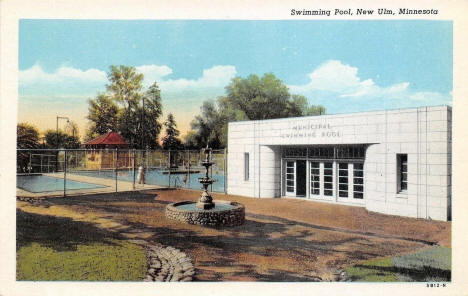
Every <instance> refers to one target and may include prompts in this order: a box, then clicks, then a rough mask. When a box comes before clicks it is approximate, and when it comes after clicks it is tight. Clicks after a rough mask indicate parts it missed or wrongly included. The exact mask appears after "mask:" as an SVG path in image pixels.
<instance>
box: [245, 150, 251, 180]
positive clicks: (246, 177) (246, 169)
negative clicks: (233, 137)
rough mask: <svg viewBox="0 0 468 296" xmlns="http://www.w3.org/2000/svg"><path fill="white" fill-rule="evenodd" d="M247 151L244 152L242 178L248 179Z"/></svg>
mask: <svg viewBox="0 0 468 296" xmlns="http://www.w3.org/2000/svg"><path fill="white" fill-rule="evenodd" d="M249 167H250V166H249V153H244V180H245V181H249Z"/></svg>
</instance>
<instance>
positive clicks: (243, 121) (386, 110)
mask: <svg viewBox="0 0 468 296" xmlns="http://www.w3.org/2000/svg"><path fill="white" fill-rule="evenodd" d="M440 107H447V109H448V110H450V111H452V106H450V105H434V106H420V107H409V108H394V109H379V110H371V111H355V112H346V113H345V112H343V113H332V114H323V115H310V116H298V117H283V118H273V119H257V120H242V121H231V122H228V125H229V124H246V123H252V122H254V123H255V122H265V121H269V122H270V121H281V120H292V119H305V118H324V117H327V116H336V115H348V114H359V113H365V114H368V113H378V112H389V111H390V112H394V111H404V110H414V109H422V108H440Z"/></svg>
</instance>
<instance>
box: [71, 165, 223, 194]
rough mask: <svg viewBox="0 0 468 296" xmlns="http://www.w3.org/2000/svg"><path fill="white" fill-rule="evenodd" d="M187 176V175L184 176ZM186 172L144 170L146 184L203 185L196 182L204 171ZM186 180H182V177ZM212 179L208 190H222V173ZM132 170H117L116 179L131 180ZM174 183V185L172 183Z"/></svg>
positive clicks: (109, 174)
mask: <svg viewBox="0 0 468 296" xmlns="http://www.w3.org/2000/svg"><path fill="white" fill-rule="evenodd" d="M69 173H71V174H77V175H83V176H89V177H96V178H105V179H115V171H112V170H108V171H73V172H69ZM135 174H136V175H135V182H137V178H138V172H137V171H136V172H135ZM186 176H187V177H186ZM188 176H189V175H186V174H171V175H169V174H167V173H166V174H164V173H163V171H162V170H158V169H156V170H148V171H147V172H146V184H149V185H159V186H169V181H170V182H171V183H170V184H171V186H172V187H174V186H176V185H177V186H181V187H183V188H190V189H202V188H203V186H202V185H201V184H200V182H198V178H200V177H203V176H205V174H204V173H191V174H190V178H188ZM185 178H187V180H186V181H185V182H184V179H185ZM211 178H213V180H216V182H215V183H213V185H212V188H211V187H208V189H209V190H210V191H215V192H224V175H221V174H213V175H212V176H211ZM133 179H134V176H133V170H124V171H117V180H121V181H127V182H133ZM174 184H175V185H174Z"/></svg>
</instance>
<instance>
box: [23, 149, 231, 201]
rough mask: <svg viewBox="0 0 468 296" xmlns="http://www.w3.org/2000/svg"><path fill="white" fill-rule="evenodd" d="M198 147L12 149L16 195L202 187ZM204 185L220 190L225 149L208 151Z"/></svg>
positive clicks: (223, 187)
mask: <svg viewBox="0 0 468 296" xmlns="http://www.w3.org/2000/svg"><path fill="white" fill-rule="evenodd" d="M204 159H205V153H204V150H200V151H199V150H134V149H17V169H16V174H17V195H20V196H21V195H25V196H27V195H38V196H39V195H44V196H47V195H63V196H65V195H67V194H76V193H79V194H86V193H100V192H118V191H131V190H141V189H151V188H161V187H167V188H187V189H196V190H200V189H202V185H201V184H200V183H199V182H198V178H200V177H202V176H204V175H205V174H206V170H205V168H204V167H203V166H202V165H201V162H202V160H204ZM211 159H212V162H213V166H212V167H211V168H210V170H209V172H208V174H209V176H210V177H211V178H213V179H214V180H215V182H214V183H213V185H211V186H210V188H209V190H211V191H214V192H226V179H227V178H226V172H227V170H226V159H227V155H226V150H225V149H223V150H213V151H212V152H211Z"/></svg>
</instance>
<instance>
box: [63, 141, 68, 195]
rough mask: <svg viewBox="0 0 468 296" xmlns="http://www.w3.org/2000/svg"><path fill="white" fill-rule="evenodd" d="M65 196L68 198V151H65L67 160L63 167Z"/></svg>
mask: <svg viewBox="0 0 468 296" xmlns="http://www.w3.org/2000/svg"><path fill="white" fill-rule="evenodd" d="M63 196H64V197H65V196H67V150H66V149H65V160H64V165H63Z"/></svg>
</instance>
